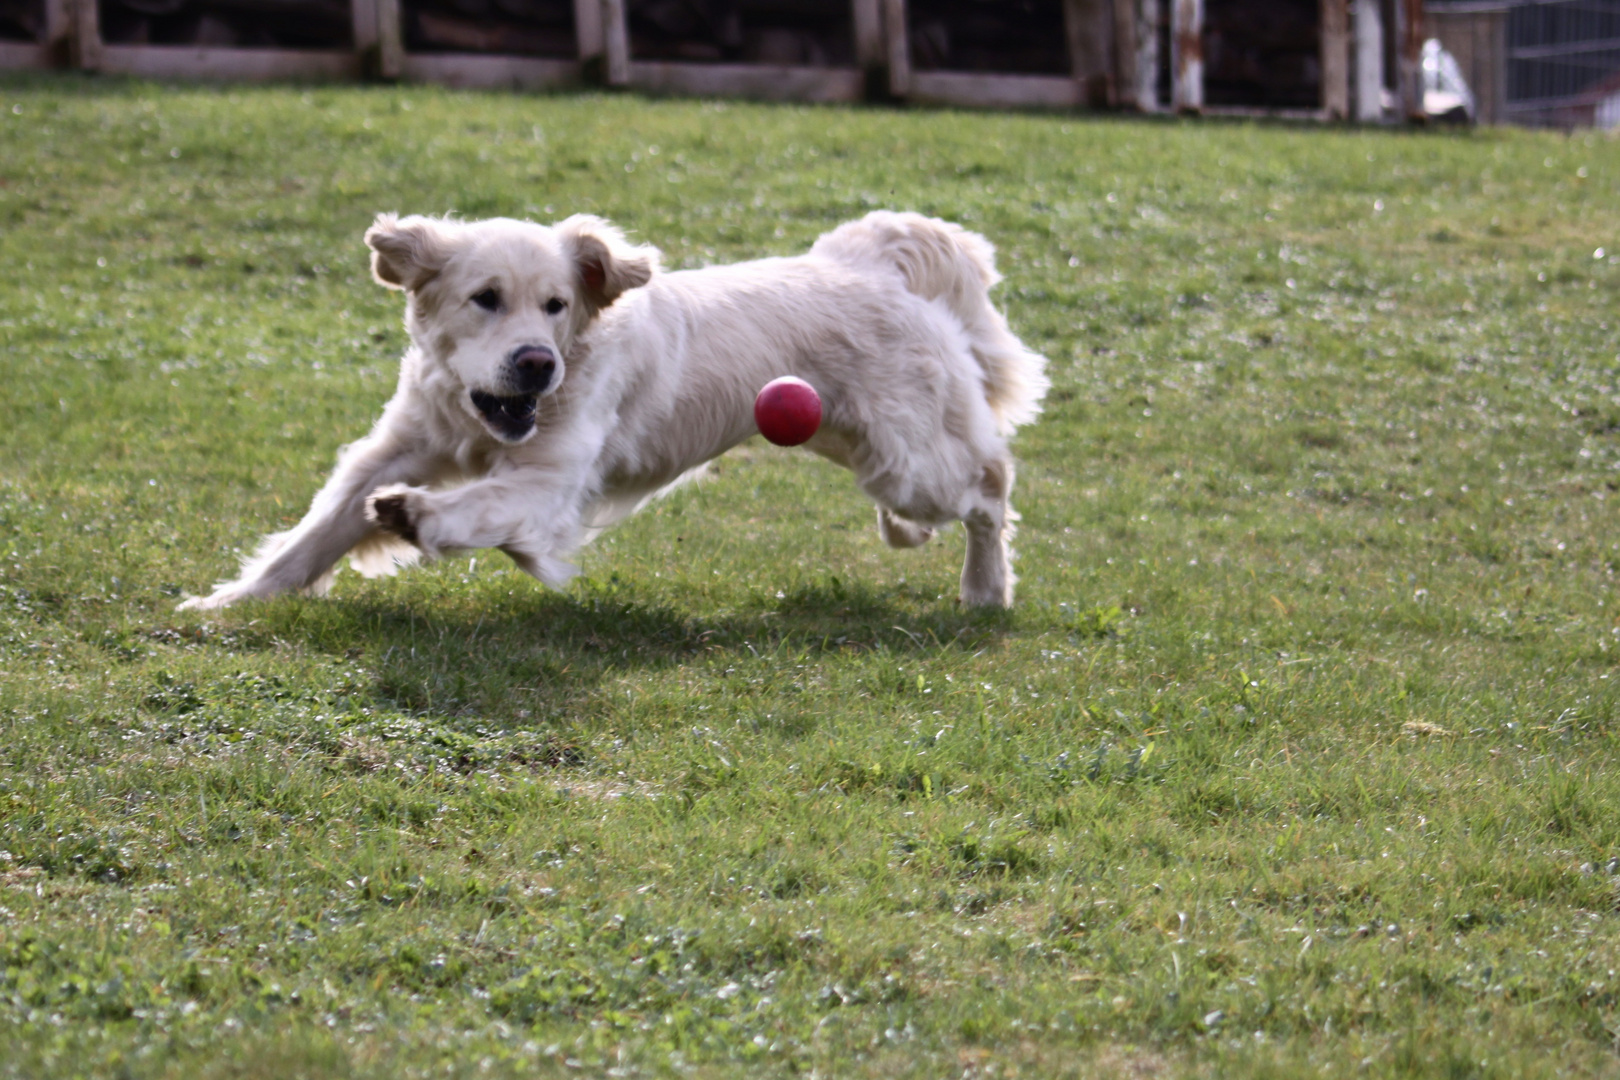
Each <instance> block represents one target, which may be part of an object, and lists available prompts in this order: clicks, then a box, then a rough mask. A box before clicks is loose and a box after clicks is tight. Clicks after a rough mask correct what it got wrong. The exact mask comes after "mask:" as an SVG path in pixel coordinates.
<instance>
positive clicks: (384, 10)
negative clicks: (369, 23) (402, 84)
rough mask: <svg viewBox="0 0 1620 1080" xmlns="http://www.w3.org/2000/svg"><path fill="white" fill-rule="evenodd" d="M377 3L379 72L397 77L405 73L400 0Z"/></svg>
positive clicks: (403, 28)
mask: <svg viewBox="0 0 1620 1080" xmlns="http://www.w3.org/2000/svg"><path fill="white" fill-rule="evenodd" d="M375 3H376V5H377V74H378V76H379V77H381V78H384V79H397V78H399V77H400V76H401V75H403V74H405V26H404V19H403V17H402V13H401V12H400V0H375Z"/></svg>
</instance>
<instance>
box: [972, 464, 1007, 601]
mask: <svg viewBox="0 0 1620 1080" xmlns="http://www.w3.org/2000/svg"><path fill="white" fill-rule="evenodd" d="M1012 481H1013V464H1012V460H1011V459H1010V458H1001V459H998V460H996V461H992V462H990V463H989V464H987V465H986V466H985V467H984V472H983V474H982V475H981V476H980V478H979V484H978V488H977V490H976V492H975V493H974V498H973V499H972V503H971V505H970V506H969V509H968V511H967V513H966V514H964V515H963V516H962V524H963V525H964V526H965V527H966V530H967V558H966V559H965V560H964V561H963V563H962V592H961V597H962V603H964V604H968V605H971V606H974V607H1002V608H1007V607H1012V602H1013V585H1014V584H1015V583H1016V582H1017V580H1018V579H1017V578H1015V577H1014V576H1013V572H1012V549H1011V547H1010V546H1009V541H1011V539H1012V535H1013V531H1014V525H1013V522H1014V521H1016V520H1017V519H1018V515H1017V514H1016V513H1014V512H1013V508H1012V506H1011V505H1010V504H1009V503H1008V502H1007V496H1008V495H1009V494H1010V493H1011V491H1012Z"/></svg>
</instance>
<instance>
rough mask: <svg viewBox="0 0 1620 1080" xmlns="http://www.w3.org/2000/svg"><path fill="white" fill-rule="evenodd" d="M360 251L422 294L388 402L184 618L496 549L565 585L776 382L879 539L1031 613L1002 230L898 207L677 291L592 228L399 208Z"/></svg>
mask: <svg viewBox="0 0 1620 1080" xmlns="http://www.w3.org/2000/svg"><path fill="white" fill-rule="evenodd" d="M366 243H367V244H369V245H370V246H371V248H372V252H373V254H372V260H371V266H372V271H373V273H374V274H375V275H376V278H377V280H378V281H379V282H381V283H382V284H384V285H387V286H390V287H393V288H399V289H403V290H405V299H406V304H405V319H406V325H407V326H408V328H409V330H410V336H411V347H410V349H409V350H408V351H407V352H406V354H405V358H404V361H403V363H402V365H401V370H400V377H399V387H398V389H397V391H396V392H395V394H394V397H393V400H391V401H390V402H389V403H388V405H387V407H386V408H385V409H384V410H383V414H382V418H381V419H380V420H378V421H377V424H376V426H375V427H374V428H373V429H372V431H371V434H369V435H368V436H366V437H365V438H364V439H361V440H360V441H359V442H356V443H354V444H353V445H351V446H349V447H347V448H346V449H345V450H344V451H343V452H342V455H341V456H340V458H339V461H338V466H337V470H336V472H334V473H333V474H332V477H331V479H330V480H328V481H327V483H326V486H325V487H323V488H322V489H321V491H320V493H319V494H318V495H316V496H315V501H314V504H313V505H312V506H311V507H310V509H309V513H308V514H306V515H305V516H304V519H303V520H302V521H301V522H299V523H298V525H297V526H296V527H295V528H293V529H292V530H290V531H289V532H285V533H281V534H278V535H275V536H272V537H270V538H268V539H267V540H266V541H265V543H264V545H263V547H262V548H261V549H260V551H259V553H258V554H257V555H256V556H254V557H253V558H252V559H251V560H249V561H248V562H247V563H246V564H245V565H244V566H243V568H242V573H241V577H239V578H238V579H237V580H236V581H233V582H229V583H226V584H223V585H220V586H219V587H218V588H217V589H215V591H214V592H213V593H212V594H211V595H209V596H206V597H194V598H192V599H190V600H187V601H186V602H185V603H184V604H183V605H181V606H182V607H189V608H218V607H224V606H225V605H227V604H231V603H234V602H236V601H238V600H244V599H248V598H251V597H266V596H273V595H275V594H277V593H282V592H287V591H289V590H301V591H304V592H309V593H321V592H324V591H325V590H326V589H327V587H328V586H329V585H330V583H331V580H332V575H333V572H334V566H335V564H336V563H337V562H338V560H339V559H340V558H342V557H343V555H344V554H348V555H349V556H350V560H351V562H352V564H353V565H354V567H355V568H356V569H357V570H359V571H360V572H361V573H362V574H365V575H367V576H373V575H376V574H383V573H391V572H392V571H393V569H394V567H395V565H396V564H398V563H409V562H412V561H414V560H415V559H416V558H418V557H420V556H424V555H425V556H427V557H429V558H432V557H434V556H437V555H438V554H440V553H441V552H444V551H447V550H451V549H457V548H500V549H501V550H502V551H504V552H506V553H507V554H508V555H510V556H511V557H512V559H513V560H514V561H515V562H516V563H517V564H518V565H519V566H520V567H522V568H523V569H524V570H525V571H527V572H528V573H530V574H533V575H534V576H535V577H537V578H539V579H540V580H541V581H543V582H545V583H546V584H548V585H552V586H557V585H561V584H562V583H563V582H565V581H567V580H568V579H569V578H570V577H571V576H573V575H574V574H575V573H576V572H577V571H576V570H575V568H574V567H573V566H572V565H571V564H570V563H569V562H568V558H569V556H570V555H571V554H572V553H573V552H574V551H575V550H576V549H577V548H579V547H580V545H582V544H583V543H585V542H587V541H588V540H589V539H590V538H591V537H592V536H594V535H595V534H596V533H597V532H598V531H600V530H601V529H602V528H604V527H605V526H607V525H609V524H611V523H612V522H614V521H616V520H619V519H620V518H623V517H625V516H626V515H628V514H630V513H632V512H633V511H635V510H636V509H637V508H638V507H640V506H641V505H643V504H644V503H646V502H647V500H648V499H650V498H651V497H652V496H654V495H656V494H657V493H658V492H659V491H660V490H662V489H664V488H667V487H668V486H670V485H671V484H673V483H675V482H676V481H677V480H679V479H680V478H681V477H682V475H683V474H685V473H687V472H689V471H690V470H693V469H696V468H698V467H701V466H702V465H703V464H704V463H705V462H707V461H709V460H710V459H711V458H714V457H716V456H718V455H719V454H723V453H724V452H725V451H726V450H727V449H729V448H730V447H732V446H735V445H736V444H737V443H739V442H741V441H742V440H744V439H746V438H748V437H749V436H750V435H753V434H754V433H755V432H756V430H757V429H756V428H755V426H754V419H753V402H754V396H755V394H756V393H757V392H758V391H759V389H760V387H762V386H763V385H764V384H765V383H766V382H768V381H769V380H771V379H773V378H776V377H777V376H779V375H797V376H798V377H800V378H802V379H804V380H805V381H806V382H808V383H810V385H812V386H813V387H815V389H816V390H817V392H818V393H820V395H821V398H822V402H823V410H824V418H823V421H822V426H821V429H820V430H819V431H818V432H817V433H816V435H815V436H814V437H813V438H812V439H811V440H810V441H809V442H808V443H807V444H806V445H807V447H808V448H809V449H811V450H814V451H815V452H816V453H818V454H821V455H822V456H823V457H826V458H829V459H831V460H832V461H835V462H837V463H838V464H840V465H843V466H846V467H847V468H849V469H850V470H852V471H853V472H854V473H855V479H856V482H857V483H858V484H860V486H861V489H862V490H864V491H865V492H866V493H867V494H868V495H870V496H871V497H872V498H873V499H874V500H875V501H876V502H877V504H878V527H879V530H880V531H881V533H882V536H883V539H884V540H885V541H887V542H888V543H889V544H890V545H891V546H893V547H899V548H905V547H915V546H917V545H919V544H922V543H924V542H925V541H927V540H928V538H929V537H930V536H932V535H933V531H934V527H935V526H937V525H941V524H944V523H946V522H949V521H958V520H959V521H961V522H963V523H964V525H965V526H966V531H967V561H966V564H965V565H964V566H963V568H962V591H961V598H962V601H963V603H966V604H977V605H986V606H992V607H1005V606H1007V605H1009V604H1011V603H1012V589H1013V581H1014V578H1013V575H1012V568H1011V566H1010V564H1009V551H1008V546H1007V541H1008V539H1009V537H1010V536H1011V533H1012V522H1013V521H1014V520H1015V519H1016V517H1017V515H1016V514H1014V513H1013V511H1012V508H1011V507H1010V506H1009V505H1008V503H1007V495H1008V492H1009V490H1010V489H1011V487H1012V482H1013V460H1012V457H1011V455H1010V454H1009V453H1008V450H1007V444H1006V439H1007V437H1008V436H1010V435H1011V434H1012V432H1013V430H1014V429H1015V428H1016V427H1018V425H1020V424H1025V423H1028V422H1029V421H1030V420H1033V419H1034V418H1035V415H1036V414H1037V413H1038V412H1039V411H1040V401H1041V398H1042V396H1043V395H1044V394H1045V392H1046V389H1047V386H1048V382H1047V379H1046V377H1045V375H1044V374H1043V369H1044V367H1045V364H1046V361H1045V359H1044V358H1042V357H1041V356H1039V355H1037V354H1036V353H1033V352H1031V351H1029V350H1028V349H1026V348H1025V347H1024V346H1023V344H1022V343H1021V342H1019V340H1018V339H1017V338H1016V337H1014V336H1013V334H1012V333H1011V331H1009V330H1008V328H1007V323H1006V320H1004V319H1003V318H1002V316H1001V315H1000V313H999V312H997V311H996V309H995V308H994V307H992V306H991V304H990V299H989V296H988V290H989V288H990V286H992V285H993V284H995V282H996V281H998V280H999V278H998V276H997V274H996V271H995V266H994V263H993V255H994V249H993V248H991V246H990V244H989V243H988V242H987V241H985V240H984V239H983V238H982V237H980V236H977V235H975V234H973V233H970V232H966V231H964V230H962V229H961V228H960V227H958V226H956V225H951V224H948V223H946V222H943V221H938V220H935V219H932V218H925V217H922V216H920V215H917V214H897V213H887V212H878V213H873V214H868V215H867V216H866V217H864V218H862V219H860V220H859V221H854V222H850V223H849V224H846V225H843V226H841V227H840V228H838V229H835V230H833V231H832V232H830V233H828V234H826V235H825V236H823V237H821V239H820V240H818V241H817V242H816V244H815V246H814V247H813V248H811V249H810V253H809V254H808V255H802V256H798V257H796V258H785V259H763V260H760V261H758V262H749V263H741V264H738V265H734V266H717V267H711V268H708V269H703V270H685V271H680V272H674V273H665V272H661V271H660V270H659V268H658V252H657V251H656V250H654V249H653V248H648V247H635V246H632V245H631V244H629V243H627V242H626V240H625V239H624V237H623V235H622V234H620V232H619V231H618V230H617V229H615V228H614V227H613V226H612V225H610V224H608V223H607V222H605V221H603V220H601V219H600V218H595V217H587V216H576V217H571V218H569V219H567V220H566V221H563V222H561V223H560V224H558V225H555V226H550V227H547V226H544V225H536V224H532V223H529V222H522V221H512V220H507V219H497V220H493V221H480V222H458V221H451V220H443V219H438V218H426V217H407V218H403V219H400V218H396V217H395V216H394V215H392V214H383V215H381V216H379V217H378V218H377V221H376V224H375V225H373V226H372V227H371V229H370V230H369V231H367V233H366Z"/></svg>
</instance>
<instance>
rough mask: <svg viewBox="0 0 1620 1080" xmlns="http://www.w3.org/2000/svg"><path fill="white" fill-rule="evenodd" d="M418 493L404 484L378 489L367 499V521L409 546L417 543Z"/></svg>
mask: <svg viewBox="0 0 1620 1080" xmlns="http://www.w3.org/2000/svg"><path fill="white" fill-rule="evenodd" d="M415 503H416V493H415V492H414V491H412V490H411V489H410V488H408V487H406V486H405V485H403V484H393V485H390V486H389V487H382V488H378V489H377V490H376V491H373V492H372V493H371V494H370V495H369V496H367V498H366V520H367V521H369V522H371V523H372V524H373V525H375V526H377V528H379V529H381V530H383V531H384V532H389V533H393V534H394V535H395V536H397V537H399V538H400V539H401V540H404V541H405V542H406V543H408V544H415V543H417V534H416V522H417V519H418V516H419V515H418V513H417V508H416V506H415Z"/></svg>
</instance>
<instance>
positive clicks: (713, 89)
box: [627, 60, 866, 101]
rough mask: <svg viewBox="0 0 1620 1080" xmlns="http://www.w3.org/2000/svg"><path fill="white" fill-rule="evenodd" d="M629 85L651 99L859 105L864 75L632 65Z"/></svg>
mask: <svg viewBox="0 0 1620 1080" xmlns="http://www.w3.org/2000/svg"><path fill="white" fill-rule="evenodd" d="M627 85H629V86H632V87H634V88H635V89H637V90H645V91H647V92H649V93H655V94H686V95H691V96H693V97H741V98H753V99H755V100H759V101H859V100H860V99H861V98H862V97H864V96H865V93H866V74H865V73H864V72H862V71H857V70H856V69H854V68H813V67H788V66H776V65H769V64H681V63H667V62H659V63H655V62H648V61H640V60H638V61H634V62H632V63H631V64H630V72H629V80H628V83H627Z"/></svg>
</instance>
